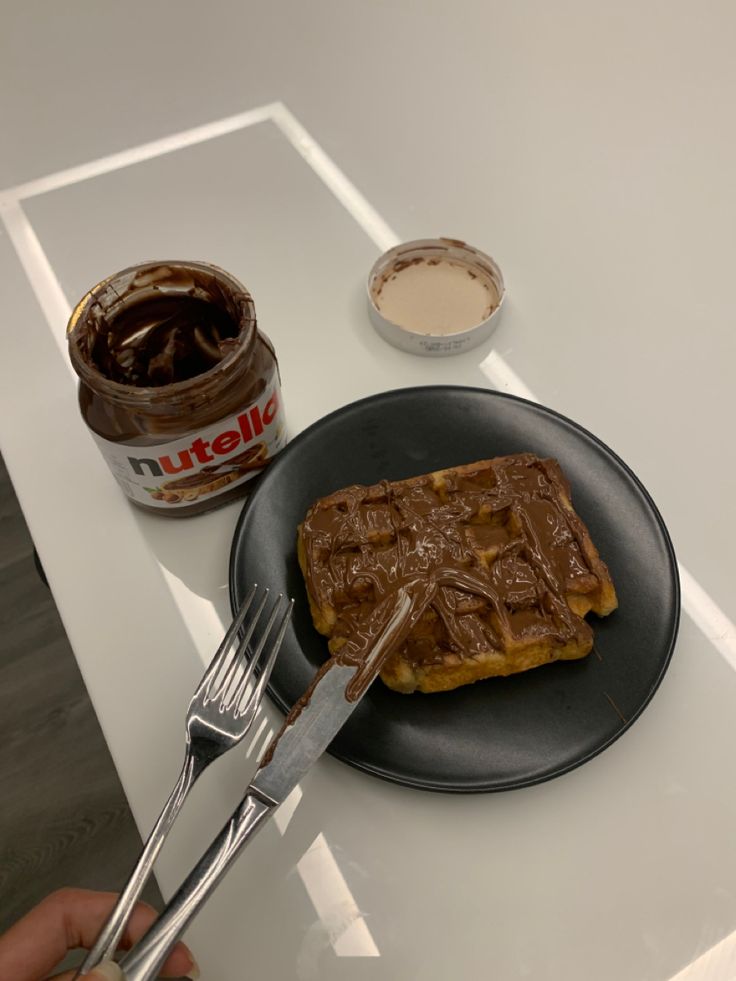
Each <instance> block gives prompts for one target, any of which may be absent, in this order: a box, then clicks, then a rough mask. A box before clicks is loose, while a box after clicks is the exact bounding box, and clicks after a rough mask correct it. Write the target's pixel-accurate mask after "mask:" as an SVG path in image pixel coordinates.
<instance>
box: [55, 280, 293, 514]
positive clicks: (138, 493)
mask: <svg viewBox="0 0 736 981" xmlns="http://www.w3.org/2000/svg"><path fill="white" fill-rule="evenodd" d="M67 337H68V341H69V355H70V358H71V362H72V365H73V367H74V370H75V371H76V372H77V374H78V375H79V406H80V409H81V412H82V417H83V418H84V420H85V422H86V424H87V426H88V427H89V429H90V431H91V433H92V435H93V437H94V439H95V441H96V442H97V445H98V446H99V447H100V450H101V452H102V455H103V456H104V457H105V459H106V461H107V463H108V465H109V466H110V469H111V470H112V472H113V474H114V475H115V477H116V478H117V480H118V483H119V484H120V486H121V488H122V489H123V491H124V492H125V494H126V495H127V497H128V498H129V499H130V500H131V501H132V502H133V503H134V504H136V505H138V506H139V507H141V508H143V509H144V510H146V511H152V512H156V513H159V514H166V515H174V516H183V515H193V514H199V513H201V512H202V511H206V510H209V509H211V508H214V507H218V506H219V505H221V504H224V503H226V502H227V501H230V500H232V499H233V498H236V497H239V496H241V495H242V494H244V493H245V492H246V491H247V489H248V484H249V482H250V481H251V480H252V479H253V477H255V476H256V475H257V474H259V473H260V472H261V471H262V470H263V468H264V467H266V466H267V465H268V463H269V461H270V460H271V459H272V458H273V456H274V455H275V454H276V453H277V452H278V451H279V450H280V449H281V448H282V447H283V446H284V444H285V442H286V430H285V424H284V414H283V408H282V399H281V391H280V378H279V370H278V363H277V361H276V355H275V352H274V349H273V346H272V344H271V342H270V341H269V339H268V338H267V337H266V336H265V334H263V333H262V332H261V331H260V330H259V329H258V326H257V322H256V313H255V306H254V304H253V299H252V297H251V295H250V293H249V292H248V291H247V290H246V288H245V287H244V286H243V285H242V284H241V283H239V282H238V281H237V280H236V279H234V278H233V277H232V276H230V275H229V274H228V273H226V272H224V271H223V270H222V269H219V268H218V267H217V266H213V265H211V264H209V263H203V262H179V261H174V262H149V263H144V264H141V265H136V266H131V267H130V268H128V269H124V270H123V271H122V272H119V273H116V274H115V275H114V276H111V277H109V278H108V279H106V280H103V282H101V283H99V284H98V285H97V286H95V287H94V288H93V289H92V290H90V292H89V293H88V294H87V295H86V296H85V297H84V298H83V299H82V300H81V301H80V302H79V303H78V304H77V306H76V308H75V309H74V311H73V313H72V316H71V319H70V321H69V326H68V328H67Z"/></svg>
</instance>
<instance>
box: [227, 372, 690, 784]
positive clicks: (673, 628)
mask: <svg viewBox="0 0 736 981" xmlns="http://www.w3.org/2000/svg"><path fill="white" fill-rule="evenodd" d="M448 391H452V392H457V393H473V394H476V395H481V396H482V397H489V398H491V399H496V398H500V399H505V400H507V401H510V402H515V403H521V404H522V405H525V406H529V407H530V408H531V409H533V410H534V411H536V412H541V413H542V414H544V415H548V416H551V417H552V418H553V419H556V420H557V421H559V422H563V423H565V424H566V425H567V426H568V427H570V428H571V429H573V430H575V431H576V432H577V433H579V434H582V435H584V436H586V437H587V438H588V439H590V440H591V441H592V442H593V443H595V444H597V446H598V447H599V448H600V449H602V450H603V451H604V452H605V453H606V454H607V455H609V456H610V457H611V458H612V459H613V460H614V461H615V462H616V463H617V464H618V465H619V466H620V467H621V468H622V469H623V471H624V472H625V473H626V475H627V476H628V478H629V479H630V480H631V481H632V482H633V484H634V485H635V486H636V488H637V490H638V491H639V493H640V494H641V495H642V497H643V499H644V501H645V502H646V504H647V506H648V508H649V510H650V512H651V514H652V515H653V517H654V519H655V524H656V525H657V527H658V529H659V531H660V533H661V535H662V539H663V542H664V545H665V549H666V553H667V562H668V565H669V569H670V573H671V585H672V589H673V601H672V610H671V617H670V628H669V637H668V641H667V650H666V653H665V655H664V657H663V659H662V661H661V664H660V669H659V671H658V672H657V675H656V677H655V679H654V681H653V683H652V685H651V687H650V689H649V691H648V693H647V696H646V698H645V699H644V700H643V702H642V703H641V705H640V706H639V708H638V709H637V711H636V712H634V713H633V715H631V716H630V717H629V718H628V719H627V720H626V722H625V723H624V724H623V725H622V726H621V728H620V729H617V730H616V731H615V732H614V733H612V734H611V735H610V736H609V737H608V738H607V739H606V740H604V741H603V742H602V743H601V744H600V745H598V746H596V747H595V749H593V750H591V751H589V752H588V753H586V754H585V755H584V756H581V757H578V758H577V759H575V760H574V761H572V762H571V763H568V764H565V765H562V766H560V767H558V768H556V769H555V770H554V771H553V772H550V773H544V774H542V775H540V776H535V777H529V778H522V779H517V780H514V781H506V782H503V783H496V784H494V785H493V786H488V785H483V784H477V783H473V784H468V783H462V782H461V783H456V784H454V785H453V784H450V783H447V782H442V783H438V782H435V781H432V780H429V779H425V778H421V777H404V776H399V775H397V774H395V773H392V772H389V771H387V770H385V769H384V768H383V767H380V766H377V765H376V764H372V763H367V762H365V760H362V759H360V760H359V759H356V758H355V757H354V756H353V755H352V754H349V753H344V752H341V753H337V752H335V751H333V749H332V746H330V747H328V749H327V752H328V753H329V754H330V755H331V756H333V757H334V758H335V759H337V760H340V761H341V762H343V763H347V764H348V765H349V766H352V767H354V768H355V769H357V770H361V771H363V772H364V773H368V774H370V775H371V776H374V777H378V778H379V779H381V780H385V781H387V782H389V783H392V784H396V785H399V786H403V787H409V788H411V789H416V790H425V791H433V792H440V793H448V794H488V793H503V792H506V791H509V790H521V789H523V788H525V787H533V786H537V785H538V784H542V783H547V782H548V781H549V780H554V779H557V777H561V776H564V774H566V773H570V772H571V771H573V770H576V769H577V768H578V767H580V766H583V765H584V764H586V763H588V762H590V760H592V759H594V758H595V757H596V756H599V755H600V754H601V753H603V752H604V751H605V750H606V749H608V748H609V747H610V746H611V745H612V744H613V743H614V742H616V740H617V739H619V738H620V737H621V736H622V735H623V734H624V733H625V732H627V731H628V730H629V729H630V728H631V726H632V725H633V724H634V723H635V722H636V720H637V719H638V718H639V717H640V716H641V714H642V713H643V712H644V710H645V709H646V708H647V707H648V705H649V703H650V702H651V700H652V698H653V697H654V695H655V694H656V692H657V691H658V690H659V687H660V685H661V683H662V680H663V678H664V676H665V674H666V673H667V670H668V668H669V666H670V662H671V661H672V655H673V653H674V650H675V646H676V644H677V637H678V634H679V628H680V619H681V613H682V597H681V592H682V590H681V584H680V575H679V567H678V562H677V556H676V553H675V548H674V545H673V543H672V538H671V536H670V533H669V531H668V529H667V525H666V524H665V521H664V518H663V517H662V515H661V513H660V511H659V508H658V507H657V505H656V504H655V502H654V499H653V498H652V496H651V494H650V493H649V491H648V490H647V489H646V487H645V486H644V484H643V483H642V482H641V480H640V479H639V477H637V475H636V474H635V473H634V471H633V470H632V469H631V467H630V466H629V465H628V464H627V463H626V461H625V460H623V459H622V458H621V457H620V456H619V455H618V453H616V452H615V450H612V449H611V447H610V446H608V444H607V443H605V442H604V441H603V440H602V439H600V437H598V436H596V435H595V433H592V432H591V431H590V430H589V429H586V427H585V426H582V425H581V424H580V423H578V422H575V420H574V419H571V418H570V417H569V416H566V415H564V414H563V413H561V412H558V411H557V410H556V409H551V408H550V407H549V406H546V405H544V404H543V403H541V402H535V401H534V400H532V399H527V398H522V397H521V396H519V395H512V394H511V393H510V392H500V391H497V390H496V389H492V388H481V387H480V386H473V385H453V384H434V385H408V386H405V387H402V388H392V389H387V390H386V391H382V392H375V393H374V394H372V395H366V396H364V397H363V398H360V399H356V400H355V401H353V402H347V403H345V405H342V406H339V407H338V408H337V409H333V410H332V411H331V412H329V413H327V415H324V416H321V417H320V418H319V419H316V420H315V421H314V422H312V423H310V425H309V426H307V427H306V428H305V429H303V430H301V431H300V432H299V433H297V434H296V436H294V438H293V439H290V440H289V442H288V443H287V444H286V446H285V447H284V449H283V450H281V451H280V453H279V454H278V456H277V457H276V459H275V460H274V461H273V463H272V464H271V465H270V466H269V467H268V469H267V470H266V471H265V473H264V478H266V477H269V476H270V474H271V473H273V472H274V470H275V471H276V473H277V474H278V468H279V467H280V466H283V464H282V460H283V459H284V458H285V457H286V459H287V460H288V454H289V452H290V448H291V447H292V446H294V445H297V446H298V445H299V444H300V443H301V442H304V441H305V440H306V439H307V437H308V436H310V435H311V433H312V432H313V431H314V430H316V429H319V428H321V427H322V426H323V425H325V423H327V422H329V421H331V420H332V419H334V418H335V417H338V416H341V415H343V414H344V413H345V412H346V411H348V410H354V409H357V408H359V407H360V406H363V405H366V404H369V403H375V402H378V401H382V400H385V399H388V398H389V397H394V398H395V397H402V396H407V395H409V394H410V393H411V394H417V393H424V394H432V393H435V392H437V393H439V392H448ZM261 486H262V481H260V480H259V481H258V484H257V486H256V487H254V489H253V492H252V493H251V494H250V495H249V496H248V498H247V499H246V501H245V502H244V503H243V506H242V508H241V511H240V514H239V515H238V520H237V522H236V523H235V528H234V530H233V537H232V541H231V543H230V554H229V558H228V592H229V595H230V607H231V610H232V612H233V614H235V612H236V610H237V603H236V600H235V564H236V552H237V551H238V550H239V548H240V543H241V541H242V540H243V539H244V536H243V534H242V526H243V524H244V523H245V521H246V519H247V514H248V511H249V509H250V508H251V506H252V503H253V501H254V500H255V499H257V497H258V494H259V492H260V490H261ZM266 690H267V692H268V695H269V698H270V699H271V701H272V702H273V703H274V705H275V706H276V707H277V708H278V709H279V711H281V712H283V713H284V714H287V713H288V712H289V710H290V708H291V706H290V705H288V704H287V703H286V702H285V701H284V699H283V698H281V696H280V695H279V694H278V693H277V692H275V691H274V690H273V688H272V685H271V683H269V685H268V686H267V689H266Z"/></svg>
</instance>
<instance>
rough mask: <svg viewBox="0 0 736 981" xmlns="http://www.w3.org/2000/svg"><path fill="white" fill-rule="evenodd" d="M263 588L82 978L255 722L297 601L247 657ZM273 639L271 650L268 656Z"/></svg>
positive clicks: (207, 678) (111, 943) (200, 711)
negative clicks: (195, 796) (219, 766)
mask: <svg viewBox="0 0 736 981" xmlns="http://www.w3.org/2000/svg"><path fill="white" fill-rule="evenodd" d="M257 591H258V586H253V588H252V589H251V591H250V592H249V594H248V595H247V596H246V598H245V600H244V601H243V604H242V606H241V607H240V609H239V610H238V612H237V614H236V616H235V619H234V620H233V622H232V624H231V626H230V629H229V630H228V631H227V633H226V634H225V637H224V639H223V641H222V643H221V644H220V646H219V648H218V649H217V653H216V654H215V656H214V657H213V658H212V662H211V663H210V666H209V667H208V668H207V671H206V672H205V674H204V677H203V678H202V680H201V681H200V683H199V686H198V688H197V690H196V691H195V693H194V695H193V696H192V700H191V702H190V703H189V709H188V711H187V719H186V754H185V757H184V766H183V767H182V770H181V773H180V774H179V779H178V780H177V781H176V785H175V787H174V789H173V790H172V792H171V795H170V796H169V799H168V800H167V801H166V803H165V804H164V808H163V810H162V811H161V814H160V815H159V817H158V820H157V821H156V824H155V825H154V827H153V831H151V834H150V836H149V838H148V841H147V842H146V844H145V846H144V848H143V851H142V852H141V856H140V858H139V859H138V863H137V865H136V867H135V868H134V869H133V872H132V873H131V876H130V878H129V879H128V882H127V884H126V886H125V888H124V889H123V891H122V893H121V894H120V898H119V899H118V902H117V905H116V906H115V909H114V910H113V911H112V913H111V915H110V918H109V919H108V921H107V923H106V924H105V926H104V927H103V929H102V932H101V933H100V935H99V937H98V938H97V940H96V942H95V945H94V947H93V948H92V949H91V950H90V952H89V954H87V957H86V958H85V960H84V963H83V964H82V966H81V967H80V968H79V971H78V973H77V974H76V975H75V977H76V978H78V977H81V976H83V975H85V974H89V973H90V972H91V971H92V970H93V968H94V967H95V966H96V965H97V964H99V963H100V961H103V960H106V959H108V958H111V957H112V955H113V953H114V952H115V949H116V947H117V945H118V943H119V942H120V938H121V937H122V935H123V931H124V930H125V925H126V923H127V922H128V917H129V916H130V914H131V912H132V910H133V907H134V906H135V904H136V902H137V900H138V898H139V897H140V894H141V891H142V890H143V886H144V885H145V883H146V881H147V879H148V876H149V875H150V873H151V869H152V867H153V863H154V861H155V860H156V856H157V855H158V853H159V851H160V850H161V846H162V844H163V842H164V839H165V837H166V835H167V834H168V832H169V830H170V828H171V826H172V824H173V823H174V821H175V819H176V816H177V815H178V813H179V811H180V810H181V807H182V805H183V803H184V800H185V799H186V796H187V794H188V793H189V791H190V790H191V789H192V787H193V786H194V783H195V781H196V780H197V778H198V777H199V776H200V775H201V774H202V772H203V771H204V770H205V769H206V768H207V767H208V766H209V765H210V763H212V762H213V760H216V759H217V757H218V756H222V754H223V753H226V752H227V751H228V750H229V749H231V748H232V747H233V746H235V745H236V744H237V743H239V742H240V740H241V739H243V737H244V736H245V734H246V733H247V732H248V729H250V727H251V724H252V722H253V719H254V718H255V715H256V711H257V710H258V706H259V704H260V702H261V699H262V698H263V693H264V691H265V689H266V685H267V684H268V679H269V676H270V674H271V669H272V667H273V664H274V661H275V660H276V655H277V654H278V651H279V648H280V646H281V642H282V640H283V639H284V634H285V632H286V627H287V624H288V622H289V618H290V617H291V611H292V607H293V605H294V601H293V600H287V601H284V596H283V594H282V593H279V596H278V599H277V600H276V602H275V603H274V604H273V609H272V611H271V615H270V617H269V618H268V622H267V624H266V626H265V628H264V630H263V632H262V634H261V636H260V639H259V640H258V642H257V644H256V645H255V648H254V650H253V654H252V656H251V658H250V660H249V661H245V659H244V657H243V654H244V652H245V649H246V647H247V645H248V644H250V642H251V640H252V638H253V634H254V632H255V629H256V625H257V623H258V620H259V618H260V616H261V613H262V612H263V608H264V606H265V605H266V600H267V598H268V589H265V590H264V592H263V598H262V599H261V600H260V602H259V603H258V605H257V608H256V610H255V613H254V614H253V617H252V619H251V620H250V622H249V624H248V626H247V628H246V629H245V633H244V635H243V637H242V639H241V640H240V643H239V644H238V645H237V646H236V647H234V646H233V645H234V642H235V641H236V640H237V637H238V634H239V632H240V630H241V628H242V627H243V624H244V622H245V618H246V616H247V614H248V611H249V610H250V607H251V606H252V604H253V600H254V599H255V596H256V593H257ZM277 618H279V622H278V626H277V627H276V633H275V637H274V639H273V640H271V641H269V636H270V634H271V630H272V628H273V626H274V624H275V623H276V620H277ZM267 642H268V649H267V650H266V654H265V656H264V657H262V656H261V655H262V654H263V651H264V649H265V648H266V644H267ZM259 662H261V664H260V673H259V675H258V681H257V682H253V676H254V672H255V670H256V667H257V666H258V664H259Z"/></svg>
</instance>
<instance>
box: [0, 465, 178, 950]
mask: <svg viewBox="0 0 736 981" xmlns="http://www.w3.org/2000/svg"><path fill="white" fill-rule="evenodd" d="M0 788H1V789H0V933H1V932H2V931H3V930H4V929H6V927H8V926H9V925H10V924H11V923H12V922H13V921H14V920H16V919H17V918H18V917H19V916H20V915H21V914H22V913H24V912H25V911H26V910H27V909H29V908H30V907H31V906H33V905H34V904H35V903H37V902H38V901H39V900H40V899H41V898H42V897H43V896H45V895H46V894H47V893H49V892H51V891H52V890H53V889H56V888H57V887H59V886H62V885H76V886H84V887H86V888H90V889H119V888H120V887H121V885H122V884H123V883H124V881H125V879H126V878H127V874H128V873H129V872H130V869H131V866H132V863H133V862H134V861H135V859H136V857H137V855H138V852H139V851H140V847H141V842H140V838H139V836H138V832H137V830H136V827H135V824H134V822H133V818H132V816H131V814H130V811H129V810H128V806H127V803H126V800H125V795H124V793H123V790H122V787H121V786H120V782H119V780H118V777H117V774H116V772H115V767H114V765H113V762H112V759H111V758H110V754H109V753H108V750H107V746H106V745H105V741H104V738H103V736H102V733H101V731H100V728H99V725H98V723H97V718H96V716H95V713H94V710H93V708H92V705H91V703H90V700H89V698H88V696H87V691H86V689H85V687H84V682H83V681H82V678H81V675H80V673H79V670H78V668H77V663H76V661H75V659H74V655H73V653H72V651H71V648H70V647H69V644H68V642H67V639H66V636H65V634H64V628H63V627H62V625H61V621H60V620H59V616H58V613H57V611H56V607H55V605H54V601H53V597H52V595H51V593H50V592H49V590H48V588H47V587H46V586H45V585H44V584H43V582H42V581H41V578H40V576H39V574H38V572H37V570H36V567H35V565H34V560H33V545H32V542H31V539H30V536H29V534H28V530H27V528H26V525H25V522H24V521H23V516H22V514H21V511H20V508H19V506H18V502H17V500H16V498H15V494H14V492H13V488H12V485H11V483H10V480H9V478H8V474H7V471H6V469H5V466H4V464H3V463H2V459H1V458H0ZM144 898H146V899H147V900H148V901H149V902H151V903H152V904H153V905H154V906H157V907H158V908H160V905H161V896H160V893H159V891H158V887H157V886H156V884H155V882H153V881H152V882H151V884H150V885H149V888H148V890H147V892H146V894H145V897H144Z"/></svg>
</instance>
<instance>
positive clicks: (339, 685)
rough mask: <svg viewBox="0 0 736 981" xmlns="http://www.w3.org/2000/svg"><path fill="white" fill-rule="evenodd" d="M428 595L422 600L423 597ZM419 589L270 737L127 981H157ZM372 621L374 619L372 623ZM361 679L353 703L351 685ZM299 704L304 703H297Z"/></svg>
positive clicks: (324, 743)
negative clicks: (355, 661)
mask: <svg viewBox="0 0 736 981" xmlns="http://www.w3.org/2000/svg"><path fill="white" fill-rule="evenodd" d="M423 593H424V594H425V595H422V594H423ZM426 601H427V595H426V591H425V590H423V589H422V588H419V589H415V588H412V587H411V586H410V587H400V588H399V589H398V590H397V591H396V595H395V597H394V598H393V599H392V605H391V607H390V612H389V615H388V618H387V620H386V622H385V624H382V625H381V627H380V629H379V631H378V636H377V637H376V638H375V641H374V642H372V644H371V646H370V649H369V651H368V653H367V655H366V657H365V658H364V659H363V660H362V661H361V664H360V665H359V666H357V667H356V666H355V665H348V664H343V663H339V662H337V661H335V660H330V661H328V662H327V664H326V665H325V667H324V668H323V669H322V671H321V672H320V674H319V675H318V677H317V680H316V683H315V684H313V686H312V687H311V688H310V689H309V690H308V693H307V695H306V697H303V699H302V700H300V708H299V711H298V712H294V713H292V715H293V716H294V718H293V721H291V720H292V715H290V716H289V717H288V718H287V724H286V726H285V728H284V729H283V730H282V731H281V732H280V733H279V734H278V735H277V736H276V737H275V738H274V740H272V742H271V744H270V745H269V747H268V749H267V750H266V753H265V754H264V761H265V762H264V763H262V765H261V767H260V768H259V770H258V771H257V772H256V775H255V777H254V778H253V780H252V781H251V783H250V784H249V785H248V787H247V789H246V792H245V796H244V797H243V799H242V800H241V802H240V804H239V805H238V807H237V808H236V809H235V811H234V812H233V814H232V816H231V817H230V820H229V821H228V822H227V824H226V825H225V826H224V827H223V829H222V830H221V831H220V833H219V835H218V836H217V838H216V839H215V840H214V841H213V843H212V844H211V845H210V847H209V848H208V849H207V851H206V852H205V854H204V855H203V856H202V858H201V859H200V860H199V862H198V863H197V865H196V866H195V867H194V869H193V870H192V871H191V872H190V874H189V875H188V876H187V878H186V879H185V881H184V882H183V883H182V885H181V886H180V888H179V890H178V891H177V893H176V894H175V895H174V897H173V898H172V900H171V902H170V903H169V904H168V905H167V906H166V908H165V909H164V911H163V912H162V914H161V915H160V916H159V918H158V919H157V920H156V922H155V923H154V924H153V925H152V926H151V927H150V928H149V930H148V932H147V933H146V934H145V936H144V937H142V939H141V940H140V941H139V942H138V943H137V944H136V946H135V947H134V948H133V949H132V950H130V951H129V952H128V953H127V954H126V956H125V957H124V958H123V960H122V961H120V967H121V968H122V970H123V972H124V975H125V978H126V981H150V979H152V978H155V977H156V975H157V973H158V970H159V968H160V967H161V965H162V964H163V963H164V961H165V960H166V957H167V954H168V952H169V950H170V949H171V947H172V946H173V945H174V943H175V942H176V941H177V940H178V939H179V937H180V936H181V934H182V933H183V932H184V930H185V929H186V927H187V926H188V924H189V923H190V921H191V920H192V919H193V918H194V916H196V914H197V913H198V912H199V910H200V909H201V907H202V905H203V904H204V903H205V902H206V901H207V899H208V898H209V896H210V895H211V894H212V892H213V891H214V889H215V888H216V886H217V885H218V884H219V882H220V880H221V879H222V877H223V876H224V875H225V873H226V872H227V870H228V869H229V868H230V866H231V864H232V863H233V861H234V859H235V858H236V856H237V855H238V854H239V853H240V851H241V850H242V849H243V848H244V847H245V845H246V844H247V843H248V842H249V841H250V840H251V839H252V838H253V836H254V835H255V833H256V832H257V831H258V830H259V829H260V828H261V827H262V826H263V824H264V823H265V821H266V820H267V819H268V818H269V817H270V816H271V814H273V812H274V811H275V810H276V808H277V807H278V805H279V804H281V803H282V802H283V801H284V800H286V798H287V797H288V796H289V794H290V793H291V791H292V790H293V789H294V788H295V787H296V785H297V784H298V783H299V781H300V780H301V779H302V777H304V775H305V774H306V773H307V772H308V771H309V769H310V767H312V766H313V764H314V763H315V762H316V761H317V760H318V759H319V757H320V756H321V755H322V753H323V752H324V751H325V750H326V749H327V747H328V746H329V744H330V743H331V742H332V740H333V739H334V737H335V736H336V735H337V733H338V732H339V731H340V729H341V728H342V726H343V725H344V724H345V722H346V721H347V719H348V718H349V717H350V716H351V715H352V713H353V712H354V711H355V708H356V706H357V705H358V704H359V702H360V699H361V698H362V696H363V695H364V694H365V691H366V690H367V688H368V687H369V685H370V681H371V680H372V679H373V677H374V675H375V674H376V673H377V672H378V670H379V669H380V665H381V663H382V660H383V659H384V658H385V657H386V655H387V653H388V652H389V651H390V650H391V649H393V648H394V647H395V646H396V645H397V644H398V643H400V642H401V640H402V637H403V636H405V634H406V633H407V632H408V630H409V629H410V627H411V624H412V622H413V621H414V620H415V619H416V617H417V615H419V613H420V612H421V609H423V607H424V606H425V605H426ZM374 622H375V621H374ZM357 676H360V677H361V678H363V679H364V681H365V683H364V684H362V685H358V686H357V688H356V687H355V686H353V687H354V688H355V690H354V691H353V692H352V694H351V697H350V699H348V697H347V696H346V692H347V690H348V689H349V687H350V685H351V682H355V680H356V677H357ZM301 703H303V704H301Z"/></svg>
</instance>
